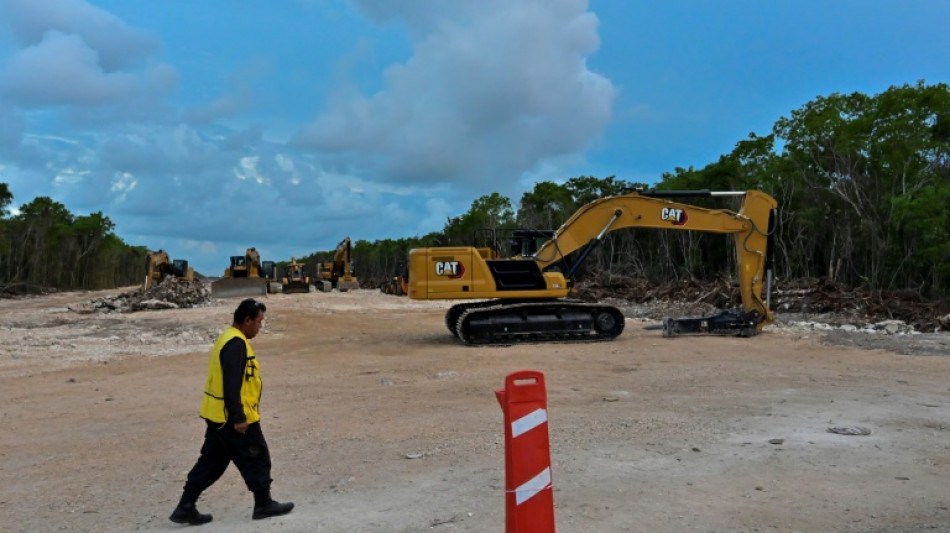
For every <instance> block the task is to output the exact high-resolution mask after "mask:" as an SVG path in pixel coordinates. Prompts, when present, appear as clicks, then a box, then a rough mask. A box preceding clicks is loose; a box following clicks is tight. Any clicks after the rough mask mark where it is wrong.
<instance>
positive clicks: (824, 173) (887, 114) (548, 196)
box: [0, 82, 950, 299]
mask: <svg viewBox="0 0 950 533" xmlns="http://www.w3.org/2000/svg"><path fill="white" fill-rule="evenodd" d="M638 188H641V189H645V188H648V184H645V183H637V182H628V181H625V180H622V179H617V178H616V177H615V176H609V177H603V178H599V177H594V176H578V177H574V178H570V179H568V180H566V181H564V182H563V183H558V182H553V181H542V182H538V183H536V184H535V185H534V188H533V189H532V190H530V191H528V192H525V193H524V194H522V196H521V198H519V199H518V200H517V202H514V203H513V202H512V200H511V199H509V198H507V197H505V196H503V195H501V194H499V193H491V194H487V195H484V196H482V197H480V198H477V199H476V200H474V201H473V202H472V204H471V207H470V208H469V210H468V211H467V212H465V213H463V214H461V215H459V216H457V217H451V218H449V219H448V220H446V223H445V225H444V227H443V228H442V229H441V230H440V231H435V232H432V233H429V234H427V235H424V236H421V237H408V238H403V239H385V240H375V241H372V242H370V241H368V240H355V241H354V245H353V249H352V261H353V265H354V269H355V274H356V275H357V277H359V279H360V281H361V283H362V284H363V287H364V288H372V287H375V286H376V284H378V283H381V282H383V281H385V280H387V279H390V278H391V277H393V276H396V275H404V274H405V273H406V267H407V260H408V253H409V250H411V249H412V248H417V247H430V246H456V245H459V246H467V245H476V246H492V247H494V248H495V249H496V250H497V251H498V252H500V253H501V254H502V255H509V254H510V252H509V250H507V242H508V240H507V239H508V236H509V235H510V232H511V231H513V230H515V229H521V228H527V229H547V230H551V229H556V228H557V227H558V226H559V225H560V224H561V223H562V222H564V221H565V220H567V219H568V218H569V217H570V216H571V215H572V214H573V213H574V212H575V211H577V210H578V209H579V208H580V207H581V206H583V205H585V204H587V203H589V202H590V201H592V200H594V199H597V198H601V197H604V196H612V195H617V194H622V193H624V192H625V191H629V190H631V189H638ZM652 188H655V189H657V190H705V189H708V190H720V191H722V190H732V191H742V190H753V189H757V190H762V191H765V192H767V193H769V194H771V195H772V196H773V197H775V199H776V200H777V201H778V204H779V211H778V213H779V220H778V225H777V229H776V235H775V267H776V275H777V277H778V279H779V280H780V281H781V280H783V279H784V280H793V279H800V278H827V279H829V280H831V281H835V282H840V283H844V284H847V285H850V286H864V287H866V288H868V289H872V290H897V289H909V290H914V291H919V292H920V293H921V294H923V295H925V296H927V297H930V298H933V299H948V298H950V207H948V206H950V87H948V86H947V85H946V84H943V83H940V84H934V85H927V84H925V83H924V82H918V83H917V84H914V85H903V86H894V87H891V88H889V89H888V90H886V91H884V92H882V93H880V94H877V95H873V96H868V95H865V94H862V93H858V92H855V93H851V94H838V93H834V94H831V95H829V96H821V97H817V98H816V99H814V100H812V101H810V102H808V103H806V104H805V105H804V106H802V107H800V108H799V109H796V110H793V111H792V112H791V113H790V114H789V116H788V117H781V118H779V120H778V121H776V123H775V124H774V126H773V127H772V130H771V132H770V133H768V134H767V135H759V134H756V133H754V132H753V133H750V134H749V136H748V137H747V138H745V139H742V140H740V141H739V142H737V143H736V145H735V148H734V149H733V150H732V152H730V153H729V154H725V155H722V156H720V158H719V159H718V161H715V162H713V163H710V164H708V165H706V166H705V167H703V168H700V169H696V168H693V167H690V168H676V169H674V170H673V171H672V172H667V173H664V174H663V175H662V176H661V179H660V181H659V182H658V183H656V184H654V185H653V187H652ZM11 200H12V197H11V195H10V193H9V189H8V188H7V186H6V185H5V184H2V183H0V290H6V291H11V290H13V291H24V290H30V289H35V288H37V287H55V288H58V289H61V290H65V289H95V288H105V287H116V286H122V285H128V284H135V283H139V282H140V281H141V279H140V278H141V277H142V275H143V273H144V271H143V265H144V260H145V253H146V249H145V248H144V247H139V246H130V245H128V244H126V243H124V242H122V240H121V239H119V238H118V237H116V236H115V234H114V232H113V230H114V225H113V224H112V222H111V221H110V220H109V219H108V217H106V216H104V215H103V214H102V213H94V214H92V215H88V216H74V215H72V214H70V213H69V212H68V210H66V208H65V207H64V206H62V205H61V204H58V203H56V202H53V201H52V200H50V199H49V198H45V197H44V198H37V199H35V200H33V201H32V202H30V203H29V204H26V205H24V206H23V207H22V208H20V210H19V213H18V214H17V215H15V216H12V217H11V216H8V215H9V212H8V210H7V207H8V206H9V204H10V202H11ZM728 202H729V201H724V200H721V199H699V200H696V201H692V199H691V200H690V201H689V202H688V203H690V204H693V205H698V206H702V207H712V208H729V209H733V210H737V209H738V208H739V204H738V202H739V200H731V202H732V205H729V203H728ZM731 250H732V244H731V243H730V242H728V241H727V239H724V238H723V237H722V236H720V235H715V234H710V233H704V232H693V231H660V230H650V229H628V230H622V231H617V232H613V233H611V234H609V235H608V238H607V240H606V242H605V244H604V245H603V246H601V247H600V248H598V249H597V251H596V252H595V253H594V254H592V256H591V257H590V258H589V259H588V260H587V263H586V268H585V271H586V274H587V275H590V274H592V273H609V274H618V275H625V276H631V277H642V278H646V279H650V280H652V281H657V282H663V281H671V280H677V279H698V280H712V279H717V278H724V279H731V278H734V277H735V271H736V265H735V258H734V257H733V256H732V255H731V254H732V252H731ZM333 254H334V250H329V251H317V252H314V253H312V254H311V255H309V256H307V257H303V258H301V259H300V262H302V263H305V264H313V263H316V262H326V261H329V260H332V257H333Z"/></svg>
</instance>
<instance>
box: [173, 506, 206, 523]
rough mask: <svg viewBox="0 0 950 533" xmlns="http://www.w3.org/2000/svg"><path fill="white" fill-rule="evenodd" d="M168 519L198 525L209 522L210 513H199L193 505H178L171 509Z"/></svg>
mask: <svg viewBox="0 0 950 533" xmlns="http://www.w3.org/2000/svg"><path fill="white" fill-rule="evenodd" d="M168 519H169V520H171V521H172V522H174V523H176V524H190V525H193V526H200V525H201V524H207V523H208V522H210V521H211V515H210V514H201V513H199V512H198V509H197V508H195V506H194V505H179V506H178V507H175V510H174V511H172V515H171V516H169V517H168Z"/></svg>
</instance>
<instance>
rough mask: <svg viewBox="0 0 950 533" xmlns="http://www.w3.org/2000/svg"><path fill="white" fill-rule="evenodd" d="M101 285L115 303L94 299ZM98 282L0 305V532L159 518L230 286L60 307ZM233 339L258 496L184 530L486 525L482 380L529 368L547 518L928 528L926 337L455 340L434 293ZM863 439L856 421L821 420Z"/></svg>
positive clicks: (230, 475)
mask: <svg viewBox="0 0 950 533" xmlns="http://www.w3.org/2000/svg"><path fill="white" fill-rule="evenodd" d="M113 292H116V291H113ZM103 294H109V293H108V291H107V292H103V293H62V294H56V295H50V296H43V297H35V298H23V299H16V300H0V388H2V390H3V396H2V397H3V404H2V408H0V422H2V424H3V427H4V431H3V432H2V434H0V530H2V531H9V532H31V533H32V532H53V531H92V532H130V531H177V530H180V529H181V528H182V527H183V526H178V525H176V524H173V523H171V522H170V521H169V520H168V515H169V514H170V513H171V511H172V509H173V508H174V506H175V503H176V502H177V500H178V497H179V495H180V490H181V486H182V484H183V482H184V478H185V474H186V473H187V471H188V469H189V468H190V467H191V465H192V464H193V462H194V460H195V459H196V458H197V454H198V449H199V447H200V443H201V437H202V432H203V427H204V424H203V422H202V421H201V420H200V419H198V418H197V408H198V404H199V401H200V397H201V391H202V386H203V382H204V378H205V368H206V366H205V365H206V363H207V360H206V358H207V352H208V350H209V349H210V346H211V343H212V342H213V340H214V337H215V336H216V335H217V333H218V332H219V331H220V330H221V329H222V328H224V327H225V326H227V325H228V323H229V322H230V315H231V312H232V311H233V307H234V306H235V305H236V304H237V301H236V300H214V301H213V302H212V305H210V306H207V307H200V308H195V309H175V310H162V311H148V312H138V313H90V314H80V313H75V312H71V311H69V310H68V309H67V306H69V305H71V304H75V303H81V302H85V301H88V300H90V299H91V298H93V297H96V296H101V295H103ZM266 303H267V305H268V311H269V312H268V314H267V321H266V325H265V328H264V330H263V331H262V333H261V335H260V336H259V337H258V338H257V339H255V340H254V341H253V344H254V348H255V351H256V352H257V355H258V357H259V359H260V360H261V364H262V375H263V380H264V398H263V402H262V406H263V408H262V411H263V421H262V423H263V426H264V432H265V434H266V435H267V438H268V442H269V444H270V447H271V452H272V455H273V459H274V472H273V475H274V479H275V481H274V487H273V492H274V496H275V498H277V499H278V500H281V501H286V500H289V501H293V502H295V503H296V505H297V507H296V509H295V510H294V511H293V513H291V514H289V515H287V516H284V517H279V518H273V519H268V520H264V521H252V520H251V519H250V514H251V506H252V498H251V495H250V494H249V493H248V492H247V491H246V489H245V487H244V486H243V483H242V481H241V479H240V476H239V475H238V473H237V471H236V470H235V469H234V468H231V469H229V470H228V472H227V473H226V474H225V476H224V478H222V480H220V481H219V482H218V483H217V484H216V485H215V486H214V487H212V488H211V489H210V490H209V491H207V492H206V493H205V494H204V495H203V496H202V498H201V500H200V501H199V509H200V510H202V511H203V512H210V513H212V514H213V515H214V521H213V522H212V523H210V524H207V525H205V526H201V527H200V529H198V530H200V531H206V532H223V531H228V532H251V531H264V530H267V531H282V532H314V531H317V532H357V531H358V532H422V531H426V532H436V533H439V532H479V533H483V532H488V531H503V530H504V516H505V507H504V486H505V485H504V483H505V481H504V475H505V474H504V437H503V435H504V429H503V418H502V412H501V409H500V407H499V405H498V402H497V401H496V399H495V395H494V391H495V390H496V389H499V388H501V387H502V386H503V383H504V378H505V376H506V375H507V374H509V373H511V372H513V371H516V370H522V369H534V370H539V371H541V372H543V373H544V374H545V378H546V382H547V389H548V409H549V432H550V439H551V458H552V473H553V474H552V477H553V487H554V488H553V490H554V501H555V516H556V522H557V527H558V530H559V531H561V532H622V531H629V532H651V533H653V532H677V533H680V532H686V531H699V532H760V531H761V532H769V531H776V532H787V533H791V532H801V533H804V532H868V533H878V532H880V533H883V532H889V533H890V532H923V531H941V532H947V531H950V379H948V378H950V357H948V356H950V335H948V334H946V333H937V334H928V335H886V334H869V333H862V332H859V331H850V332H849V331H845V330H842V329H832V328H828V327H826V326H823V325H822V324H816V323H808V322H805V323H803V322H801V321H800V319H801V318H802V317H791V318H790V317H785V318H783V320H781V321H779V322H778V323H777V324H776V325H773V326H770V327H769V328H767V330H766V331H765V332H764V333H763V334H762V335H759V336H757V337H754V338H750V339H743V338H732V337H708V336H701V337H688V336H683V337H677V338H673V339H665V338H662V337H661V334H660V332H659V331H656V330H651V329H645V328H644V326H649V325H651V324H655V322H651V321H648V320H644V319H641V318H633V317H636V316H637V315H638V313H636V312H634V311H635V310H625V312H627V314H628V315H629V316H631V318H628V321H627V326H626V330H625V331H624V333H623V334H622V335H621V337H620V338H619V339H617V340H615V341H612V342H606V343H593V344H555V345H524V346H513V347H492V348H472V347H466V346H462V345H460V344H459V343H458V342H457V341H456V340H455V339H454V338H453V337H452V335H451V334H450V333H449V332H448V331H447V330H446V328H445V326H444V324H443V312H444V309H446V308H447V307H448V306H449V304H450V302H419V301H412V300H408V299H406V298H400V297H395V296H388V295H384V294H381V293H379V292H377V291H372V290H360V291H354V292H348V293H313V294H294V295H270V296H268V297H267V298H266ZM831 428H839V429H840V428H845V429H853V428H866V429H868V430H870V432H871V433H870V434H869V435H847V434H839V433H833V432H830V431H829V429H831Z"/></svg>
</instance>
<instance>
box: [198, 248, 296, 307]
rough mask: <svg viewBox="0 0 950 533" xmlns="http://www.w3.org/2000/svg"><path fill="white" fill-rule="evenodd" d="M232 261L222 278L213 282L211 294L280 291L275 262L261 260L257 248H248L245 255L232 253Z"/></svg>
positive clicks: (227, 296) (259, 294) (251, 294)
mask: <svg viewBox="0 0 950 533" xmlns="http://www.w3.org/2000/svg"><path fill="white" fill-rule="evenodd" d="M230 261H231V265H230V266H229V267H228V268H226V269H224V275H223V276H222V277H221V279H219V280H217V281H215V282H213V283H212V284H211V296H213V297H215V298H237V297H242V296H266V295H267V294H268V293H274V292H280V289H279V285H280V283H279V282H277V272H276V270H277V268H276V265H275V263H274V262H273V261H264V262H261V255H260V253H258V251H257V249H256V248H248V249H247V251H246V252H244V255H232V256H231V258H230Z"/></svg>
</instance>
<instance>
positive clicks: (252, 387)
mask: <svg viewBox="0 0 950 533" xmlns="http://www.w3.org/2000/svg"><path fill="white" fill-rule="evenodd" d="M235 337H237V338H240V339H241V340H243V341H244V345H245V346H246V347H247V364H246V365H245V366H244V383H242V384H241V404H242V405H243V406H244V416H246V417H247V422H248V424H250V423H253V422H257V421H259V420H260V419H261V414H260V411H259V410H258V408H259V404H260V401H261V386H262V384H261V367H260V365H259V364H258V363H257V358H256V357H254V349H253V348H251V343H249V342H247V337H245V336H244V334H243V333H241V330H239V329H237V328H236V327H234V326H231V327H229V328H228V329H226V330H225V331H224V333H222V334H221V336H219V337H218V340H216V341H215V342H214V348H212V349H211V354H210V356H209V359H208V381H207V383H206V384H205V394H204V398H203V399H202V400H201V418H204V419H207V420H210V421H212V422H217V423H219V424H224V423H225V422H227V421H228V412H227V409H226V408H225V406H224V374H223V372H222V370H221V349H222V348H224V345H225V344H227V343H228V341H230V340H231V339H233V338H235Z"/></svg>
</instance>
